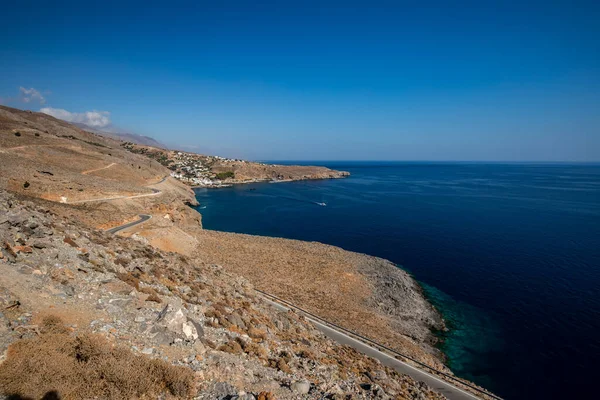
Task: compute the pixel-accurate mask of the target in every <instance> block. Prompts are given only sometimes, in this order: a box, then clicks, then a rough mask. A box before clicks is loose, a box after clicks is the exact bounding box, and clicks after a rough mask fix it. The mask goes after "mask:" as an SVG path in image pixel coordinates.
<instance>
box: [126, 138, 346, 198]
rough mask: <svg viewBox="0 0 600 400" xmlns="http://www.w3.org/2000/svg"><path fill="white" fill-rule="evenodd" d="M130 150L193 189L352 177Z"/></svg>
mask: <svg viewBox="0 0 600 400" xmlns="http://www.w3.org/2000/svg"><path fill="white" fill-rule="evenodd" d="M121 146H122V147H123V148H125V149H126V150H128V151H130V152H132V153H135V154H141V155H144V156H146V157H149V158H151V159H153V160H155V161H158V162H159V163H161V164H162V165H164V166H165V167H167V168H168V169H170V170H171V176H172V177H173V178H175V179H177V180H179V181H181V182H183V183H185V184H186V185H188V186H192V187H211V188H217V187H226V186H231V185H232V184H235V183H253V182H276V181H295V180H305V179H331V178H342V177H345V176H348V175H349V174H348V173H347V172H345V171H334V170H331V169H329V168H325V167H314V166H297V165H275V164H267V163H261V162H253V161H246V160H240V159H234V158H226V157H220V156H209V155H203V154H196V153H189V152H184V151H179V150H165V149H161V148H156V147H151V146H144V145H139V144H135V143H132V142H124V143H122V144H121Z"/></svg>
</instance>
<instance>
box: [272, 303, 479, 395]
mask: <svg viewBox="0 0 600 400" xmlns="http://www.w3.org/2000/svg"><path fill="white" fill-rule="evenodd" d="M263 298H264V299H265V300H266V301H267V302H268V303H270V304H271V305H273V306H274V307H275V308H277V309H279V310H281V311H284V312H287V311H289V310H290V308H289V307H287V306H285V305H283V304H280V303H278V302H276V301H273V300H271V299H270V298H268V297H266V296H264V297H263ZM302 315H303V316H304V317H305V318H306V319H307V320H309V321H310V322H312V323H313V324H314V325H315V327H317V329H319V330H320V331H321V332H323V333H324V334H325V335H326V336H327V337H329V338H330V339H333V340H335V341H336V342H338V343H340V344H344V345H348V346H350V347H352V348H354V349H355V350H357V351H359V352H361V353H363V354H366V355H368V356H369V357H373V358H375V359H377V360H379V361H380V362H381V363H382V364H383V365H386V366H388V367H391V368H394V369H395V370H396V371H398V372H400V373H402V374H406V375H408V376H410V377H412V378H413V379H415V380H416V381H420V382H425V383H426V384H427V385H428V386H429V387H430V388H432V389H433V390H435V391H436V392H438V393H440V394H443V395H444V396H446V397H447V398H448V399H450V400H480V399H482V397H477V396H476V395H474V394H471V393H469V392H466V391H465V390H463V389H461V388H459V387H456V386H454V385H452V384H451V383H449V382H446V381H444V380H442V379H440V378H438V377H437V376H434V375H432V374H430V373H428V372H425V371H423V370H421V369H419V368H416V367H414V366H412V365H410V364H407V363H405V362H403V361H400V360H398V359H396V358H394V357H392V356H390V355H389V354H386V353H384V352H382V351H380V350H378V349H376V348H374V347H372V346H369V345H368V344H366V343H364V342H362V341H360V340H358V339H355V338H353V337H351V336H348V335H347V334H345V333H343V332H341V331H339V330H337V329H334V328H332V327H330V326H328V325H325V324H323V323H321V322H319V321H318V320H315V319H314V318H311V317H310V316H308V315H306V314H305V313H302Z"/></svg>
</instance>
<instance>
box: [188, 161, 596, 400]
mask: <svg viewBox="0 0 600 400" xmlns="http://www.w3.org/2000/svg"><path fill="white" fill-rule="evenodd" d="M307 164H315V162H311V163H307ZM317 164H319V165H323V166H326V167H329V168H333V169H338V170H344V171H349V172H350V173H351V175H350V177H348V178H345V179H336V180H323V181H299V182H289V183H284V184H278V185H274V184H269V183H260V184H249V185H240V186H234V187H230V188H222V189H196V190H195V192H196V198H197V200H198V202H199V203H200V206H198V207H197V208H198V211H199V212H201V213H202V216H203V225H204V227H205V228H206V229H212V230H219V231H226V232H238V233H247V234H254V235H262V236H272V237H284V238H291V239H300V240H307V241H318V242H322V243H326V244H331V245H335V246H339V247H342V248H344V249H346V250H352V251H356V252H361V253H366V254H370V255H374V256H378V257H382V258H385V259H389V260H390V261H392V262H394V263H395V264H397V265H399V266H402V268H404V269H406V270H407V271H409V272H410V273H412V274H413V275H414V277H415V278H416V279H417V280H419V281H420V282H421V283H422V285H423V287H424V289H425V293H426V294H427V296H428V297H429V299H430V301H431V302H432V303H433V304H434V305H435V306H436V307H438V309H440V311H441V312H442V313H443V314H444V317H445V318H446V320H447V322H448V325H449V327H450V328H451V330H450V331H449V332H448V333H444V336H443V337H444V344H443V345H442V350H443V351H444V352H445V353H446V355H447V356H448V358H449V365H450V367H451V368H452V370H453V371H454V372H455V373H456V374H457V375H459V376H462V377H465V378H467V379H470V380H472V381H474V382H476V383H478V384H480V385H482V386H484V387H486V388H488V389H490V390H492V391H495V392H496V393H497V394H499V395H501V396H504V397H506V398H530V397H536V398H542V397H565V396H566V397H568V396H570V395H572V394H573V393H572V392H569V393H567V392H564V390H566V389H567V388H569V387H579V388H581V391H582V392H585V391H588V392H589V391H590V390H591V387H590V386H591V384H592V383H591V382H593V379H592V378H593V372H594V362H595V361H594V358H595V357H597V356H600V349H599V347H598V345H597V343H598V342H597V340H596V339H595V337H596V336H595V335H596V332H597V331H598V330H599V329H600V318H599V316H600V303H599V301H600V300H599V299H598V291H597V287H598V285H600V275H599V271H598V270H597V266H598V265H600V254H599V250H598V249H600V204H599V202H598V199H600V166H599V165H592V164H576V165H568V164H478V163H383V162H378V163H367V162H322V163H317ZM321 203H322V204H326V206H323V205H320V204H321ZM574 321H578V323H577V324H575V322H574ZM561 391H562V392H561Z"/></svg>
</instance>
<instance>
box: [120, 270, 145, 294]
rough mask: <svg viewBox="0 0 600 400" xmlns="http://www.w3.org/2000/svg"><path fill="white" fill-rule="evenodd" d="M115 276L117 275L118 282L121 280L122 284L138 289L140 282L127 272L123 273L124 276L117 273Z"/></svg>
mask: <svg viewBox="0 0 600 400" xmlns="http://www.w3.org/2000/svg"><path fill="white" fill-rule="evenodd" d="M116 275H117V278H119V279H120V280H122V281H123V282H125V283H126V284H128V285H129V286H132V287H134V288H136V289H137V290H139V289H140V280H139V279H138V278H136V277H135V276H133V275H131V274H130V273H129V272H127V273H124V274H123V273H120V272H117V273H116Z"/></svg>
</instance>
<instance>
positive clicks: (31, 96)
mask: <svg viewBox="0 0 600 400" xmlns="http://www.w3.org/2000/svg"><path fill="white" fill-rule="evenodd" d="M19 92H20V97H19V98H20V99H21V101H22V102H24V103H31V102H36V101H37V102H39V103H40V104H46V99H45V98H44V96H42V94H41V93H40V92H39V91H37V90H36V89H34V88H29V89H27V88H24V87H23V86H21V87H20V88H19Z"/></svg>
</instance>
